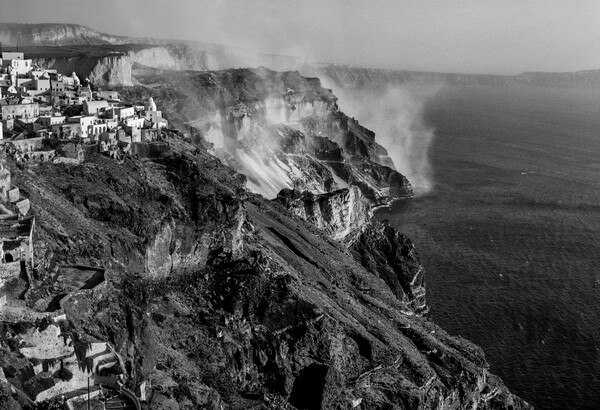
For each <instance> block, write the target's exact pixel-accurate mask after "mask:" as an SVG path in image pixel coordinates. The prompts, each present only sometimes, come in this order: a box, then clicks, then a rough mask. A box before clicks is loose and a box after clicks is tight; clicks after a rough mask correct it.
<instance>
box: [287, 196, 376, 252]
mask: <svg viewBox="0 0 600 410" xmlns="http://www.w3.org/2000/svg"><path fill="white" fill-rule="evenodd" d="M276 201H278V202H279V203H281V204H283V205H284V206H285V207H286V208H287V209H288V210H289V211H291V212H292V213H293V214H294V215H296V216H299V217H300V218H302V219H304V220H305V221H308V222H310V223H312V224H313V225H315V226H316V227H317V228H319V229H321V230H322V231H324V232H325V233H326V234H327V235H328V236H329V237H330V238H331V239H333V240H335V241H339V242H342V243H345V244H351V243H353V242H354V241H355V240H356V239H357V237H359V235H361V234H362V233H363V231H364V230H365V228H366V226H367V225H368V224H369V223H370V221H371V218H372V217H373V212H372V210H371V204H370V203H369V202H368V201H367V200H366V199H365V198H364V196H363V195H362V193H361V191H360V189H359V188H358V187H357V186H350V187H348V188H344V189H340V190H337V191H334V192H330V193H326V194H313V193H311V192H308V191H304V192H300V191H294V190H288V189H284V190H282V191H281V192H280V193H279V194H278V195H277V198H276Z"/></svg>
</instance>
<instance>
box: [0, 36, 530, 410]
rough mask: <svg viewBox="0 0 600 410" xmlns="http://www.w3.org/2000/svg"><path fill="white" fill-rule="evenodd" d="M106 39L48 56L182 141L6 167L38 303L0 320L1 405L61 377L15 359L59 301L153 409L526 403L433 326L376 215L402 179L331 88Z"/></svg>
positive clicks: (413, 271) (28, 298) (403, 255)
mask: <svg viewBox="0 0 600 410" xmlns="http://www.w3.org/2000/svg"><path fill="white" fill-rule="evenodd" d="M111 41H112V40H111ZM115 47H116V46H113V45H111V46H110V47H109V48H108V49H105V48H103V47H100V48H94V50H96V54H93V53H92V54H91V55H89V54H88V55H87V56H84V55H83V54H82V53H83V49H80V50H76V53H78V54H77V55H72V54H71V55H63V56H62V57H60V58H56V61H55V62H54V64H66V63H65V62H67V63H69V64H72V63H74V62H75V61H76V59H78V58H79V59H81V60H80V61H81V62H82V63H83V62H86V61H87V62H89V64H88V66H86V67H87V68H86V70H88V69H89V73H90V75H91V77H92V78H93V80H94V81H97V82H98V83H99V84H103V85H109V86H117V85H119V84H120V85H121V87H120V89H119V91H120V92H121V94H122V96H124V97H125V98H128V99H130V100H131V101H135V102H142V101H144V100H145V99H147V97H149V96H152V97H153V98H154V100H155V101H156V102H157V103H158V104H159V108H160V109H162V110H163V112H164V114H165V116H167V117H168V119H169V121H170V124H171V125H172V126H175V127H178V128H181V129H185V130H186V132H175V131H166V138H167V140H168V142H169V150H168V151H167V152H163V153H162V154H160V155H156V156H153V157H147V158H136V157H133V158H126V159H125V160H124V161H114V160H111V159H108V158H107V157H104V156H101V155H99V154H97V153H94V152H89V153H88V155H87V156H86V160H85V161H84V162H83V163H81V164H79V165H68V164H51V163H42V164H39V165H36V166H27V165H17V164H15V163H11V164H9V166H10V168H11V169H12V171H13V181H14V183H15V184H16V185H17V186H19V188H20V190H21V192H22V193H23V194H24V195H25V196H26V197H28V198H29V199H30V201H31V204H32V213H33V214H35V215H36V218H37V219H36V220H37V228H36V238H35V243H36V246H35V260H36V261H38V263H37V266H36V268H37V269H36V273H35V275H33V276H32V279H31V283H29V289H28V290H27V292H26V293H24V294H23V295H22V296H23V297H24V301H22V303H27V305H28V306H29V307H34V308H35V309H37V311H35V312H34V313H30V314H29V315H25V316H22V317H21V318H20V319H19V320H16V321H15V320H12V321H11V320H5V321H4V322H2V324H1V326H2V329H1V330H2V332H1V333H2V337H1V338H0V367H1V368H2V370H3V373H4V377H5V378H6V379H7V381H8V382H9V383H10V384H11V385H12V388H13V390H14V393H13V392H9V390H8V388H6V384H5V383H3V382H0V386H1V387H2V390H1V391H0V405H3V406H5V407H7V408H8V406H12V407H11V408H15V409H16V408H20V407H22V406H25V405H26V403H27V400H28V398H27V395H30V396H32V395H34V394H38V393H40V392H45V391H48V390H49V389H52V388H53V387H55V386H56V385H57V384H58V383H60V381H59V380H60V377H62V375H61V374H59V373H53V372H51V371H48V369H49V368H54V366H55V365H56V363H54V362H52V363H50V362H44V363H39V361H36V360H29V359H27V358H24V357H23V351H22V349H23V348H24V346H25V345H26V343H23V341H24V340H27V335H28V334H29V333H31V332H33V333H35V332H38V333H39V332H43V331H44V330H45V329H47V328H48V326H49V323H48V321H47V319H40V317H43V316H44V315H45V314H46V313H48V312H42V311H54V312H56V311H57V309H58V312H63V313H64V314H65V315H66V316H65V322H66V325H63V326H62V327H61V331H62V332H64V334H66V335H69V337H70V338H71V340H73V341H74V344H75V347H74V350H75V351H81V350H83V351H84V352H85V351H86V349H88V347H89V346H90V345H91V344H93V343H100V342H102V343H108V345H109V346H110V347H111V349H114V351H115V352H116V353H118V355H119V357H120V358H122V366H121V363H119V367H120V369H119V370H120V371H122V372H123V373H124V376H125V383H126V386H127V387H129V388H131V389H134V388H135V387H139V386H140V383H141V382H143V381H147V382H149V383H148V384H147V385H148V386H149V387H148V388H147V389H146V393H147V397H148V401H147V403H145V407H146V408H151V409H193V408H211V409H222V408H230V409H242V408H249V407H255V408H289V409H294V408H297V409H318V408H348V409H350V408H368V409H371V408H373V409H389V408H458V409H467V408H469V409H471V408H480V409H526V408H530V406H529V405H528V404H527V403H526V402H524V401H523V400H522V399H520V398H518V397H516V396H514V395H512V394H511V393H510V392H509V391H508V390H507V389H506V387H505V386H504V385H503V383H502V381H501V380H500V379H498V378H497V377H495V376H494V375H493V374H491V373H489V365H488V364H487V362H486V361H485V357H484V354H483V352H482V351H481V349H480V348H479V347H477V346H475V345H473V344H472V343H470V342H469V341H467V340H464V339H462V338H460V337H455V336H451V335H448V334H447V333H446V332H444V330H443V329H441V328H440V327H439V326H437V325H436V324H434V323H432V322H430V321H429V320H428V318H427V316H426V313H427V309H428V308H427V302H426V298H425V272H424V269H423V266H422V265H421V262H420V259H419V257H418V254H417V251H416V249H415V247H414V245H413V244H412V242H411V241H410V240H409V239H408V238H406V237H405V236H403V235H402V234H401V233H400V232H398V231H396V230H395V229H393V228H392V227H391V226H389V225H388V224H387V223H385V222H377V221H372V220H371V206H373V205H377V204H381V203H385V202H387V201H389V200H391V199H393V198H398V197H403V196H410V195H411V187H410V183H409V182H408V181H407V180H406V178H405V177H404V176H402V175H401V174H400V173H398V172H397V171H395V170H394V169H393V163H392V161H391V160H390V158H389V156H388V155H387V151H386V150H385V148H383V147H382V146H380V145H379V144H378V143H377V142H376V138H375V135H374V133H373V132H371V131H370V130H368V129H366V128H364V127H362V126H361V125H360V124H359V123H358V122H357V121H355V120H353V119H351V118H348V117H347V116H346V115H345V114H344V113H343V112H341V111H340V110H339V108H338V106H337V99H336V97H335V96H334V95H333V93H332V92H331V90H328V89H326V88H324V87H322V85H321V83H320V81H319V80H318V79H317V78H307V77H304V76H302V75H300V74H299V73H298V72H294V71H292V72H283V73H280V72H274V71H271V70H269V69H266V68H259V69H229V70H224V71H181V68H183V67H184V65H183V63H182V61H188V62H186V63H185V64H188V63H190V64H198V65H197V66H195V67H198V68H201V67H204V66H203V64H216V65H218V64H219V63H218V62H215V61H210V58H209V59H208V60H206V61H204V60H201V56H202V54H201V53H199V54H197V53H196V52H194V51H191V49H190V48H188V47H187V46H185V47H180V46H156V47H155V46H154V45H139V44H138V45H136V46H135V47H133V46H130V45H127V46H122V47H121V48H118V49H115ZM53 50H54V51H56V48H54V49H53ZM60 50H61V52H64V49H62V48H61V49H60ZM115 50H116V51H115ZM238 55H239V54H238ZM205 56H206V55H205ZM39 58H46V59H51V58H54V57H52V56H51V55H50V56H49V55H46V56H42V55H40V56H39ZM86 59H87V60H86ZM47 61H50V60H47ZM194 62H195V63H194ZM150 63H152V64H153V65H154V66H156V67H151V66H149V65H150ZM248 189H250V191H249V190H248ZM251 191H253V192H251ZM257 193H262V194H263V196H261V195H258V194H257ZM275 197H277V199H276V200H270V198H275ZM72 265H75V266H101V267H103V268H104V278H105V280H104V282H102V283H101V284H100V285H98V286H95V287H93V289H86V288H85V287H84V288H83V290H79V291H69V292H66V291H65V289H64V284H63V283H58V281H57V279H56V278H57V276H58V275H57V273H56V267H57V266H72ZM75 280H76V281H77V280H81V279H79V278H76V279H75ZM67 294H68V295H67ZM48 299H52V303H47V300H48ZM3 317H4V316H3ZM60 340H61V341H62V339H60ZM55 343H56V344H58V345H60V343H58V342H55ZM28 347H29V346H28ZM53 359H56V358H55V357H54V356H53ZM0 376H1V374H0Z"/></svg>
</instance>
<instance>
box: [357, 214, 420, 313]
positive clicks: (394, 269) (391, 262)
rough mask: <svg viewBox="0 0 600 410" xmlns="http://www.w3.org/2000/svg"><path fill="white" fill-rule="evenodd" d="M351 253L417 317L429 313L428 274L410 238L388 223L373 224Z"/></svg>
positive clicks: (370, 224)
mask: <svg viewBox="0 0 600 410" xmlns="http://www.w3.org/2000/svg"><path fill="white" fill-rule="evenodd" d="M351 250H352V252H353V253H354V255H355V256H356V259H357V260H358V261H359V262H360V263H361V265H363V266H364V267H365V268H367V269H368V270H369V271H370V272H372V273H373V274H374V275H377V276H379V277H381V278H382V279H383V280H384V281H385V283H387V284H388V286H389V287H390V289H391V290H392V292H394V294H395V295H396V296H397V297H398V298H400V299H401V300H403V301H407V302H408V303H409V304H410V306H411V308H412V309H413V310H414V311H415V313H417V314H419V315H423V314H426V313H427V312H428V310H429V307H428V306H427V301H426V299H425V270H424V268H423V266H422V265H421V261H420V259H419V256H418V254H417V251H416V249H415V246H414V244H413V243H412V241H411V240H410V239H409V238H407V237H406V236H404V235H403V234H401V233H400V232H398V231H397V230H396V229H395V228H393V227H392V226H390V225H389V224H388V223H387V222H378V221H371V222H370V223H369V225H368V226H367V227H366V228H365V229H364V230H363V231H362V233H361V235H360V236H359V237H358V238H357V240H356V241H354V242H353V243H352V246H351Z"/></svg>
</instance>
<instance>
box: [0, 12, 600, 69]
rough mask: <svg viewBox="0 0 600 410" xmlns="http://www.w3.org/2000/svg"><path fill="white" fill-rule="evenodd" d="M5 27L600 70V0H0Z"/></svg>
mask: <svg viewBox="0 0 600 410" xmlns="http://www.w3.org/2000/svg"><path fill="white" fill-rule="evenodd" d="M0 22H3V23H77V24H83V25H86V26H90V27H92V28H94V29H96V30H98V31H103V32H107V33H110V34H118V35H127V36H136V37H158V38H173V39H183V40H198V41H204V42H210V43H218V44H225V45H232V46H238V47H243V48H247V49H251V50H255V51H260V52H267V53H275V54H291V55H296V56H299V57H303V58H305V59H307V60H309V61H323V62H333V63H346V64H356V65H362V66H366V67H375V68H391V69H408V70H421V71H443V72H462V73H490V74H517V73H520V72H524V71H578V70H589V69H600V0H497V1H492V0H368V1H367V0H364V1H359V0H212V1H204V0H101V1H87V0H46V1H43V0H37V1H36V0H0Z"/></svg>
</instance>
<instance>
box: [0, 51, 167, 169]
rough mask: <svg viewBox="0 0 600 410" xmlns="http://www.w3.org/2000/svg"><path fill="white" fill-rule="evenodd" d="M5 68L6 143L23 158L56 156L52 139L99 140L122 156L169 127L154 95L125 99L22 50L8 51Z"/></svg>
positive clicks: (1, 78) (1, 63)
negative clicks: (139, 100) (28, 56)
mask: <svg viewBox="0 0 600 410" xmlns="http://www.w3.org/2000/svg"><path fill="white" fill-rule="evenodd" d="M0 67H1V68H0V122H1V127H0V144H5V145H6V147H7V151H8V152H9V154H11V155H14V156H15V157H16V158H17V159H21V160H32V159H33V160H48V159H50V158H52V157H54V156H55V153H54V151H53V150H51V149H49V148H48V147H49V146H50V145H49V144H46V143H45V142H47V141H49V140H59V141H69V140H70V141H72V142H76V143H78V144H97V145H98V149H99V150H100V151H101V152H107V153H108V154H109V155H111V156H113V154H115V155H114V156H118V155H116V153H122V152H128V151H129V150H130V147H131V144H132V143H145V142H152V141H156V140H157V139H158V138H159V136H160V134H161V132H160V131H161V129H162V128H165V127H167V126H168V122H167V120H165V119H164V118H163V117H162V113H161V111H159V110H157V108H156V104H155V103H154V101H153V100H152V97H150V98H149V99H148V101H146V103H145V104H144V105H135V104H128V103H125V102H123V101H121V100H120V98H119V94H118V93H117V92H116V91H98V90H94V89H93V86H92V84H90V81H89V80H88V79H87V78H86V79H85V80H84V81H83V82H82V81H80V79H79V78H78V77H77V75H76V74H75V73H74V72H73V73H72V74H71V75H70V76H67V75H63V74H61V73H58V72H57V71H56V70H50V69H45V68H41V67H38V66H36V65H35V64H34V63H33V60H31V59H26V58H25V56H24V54H23V53H19V52H2V58H1V59H0ZM44 152H46V153H44Z"/></svg>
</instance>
